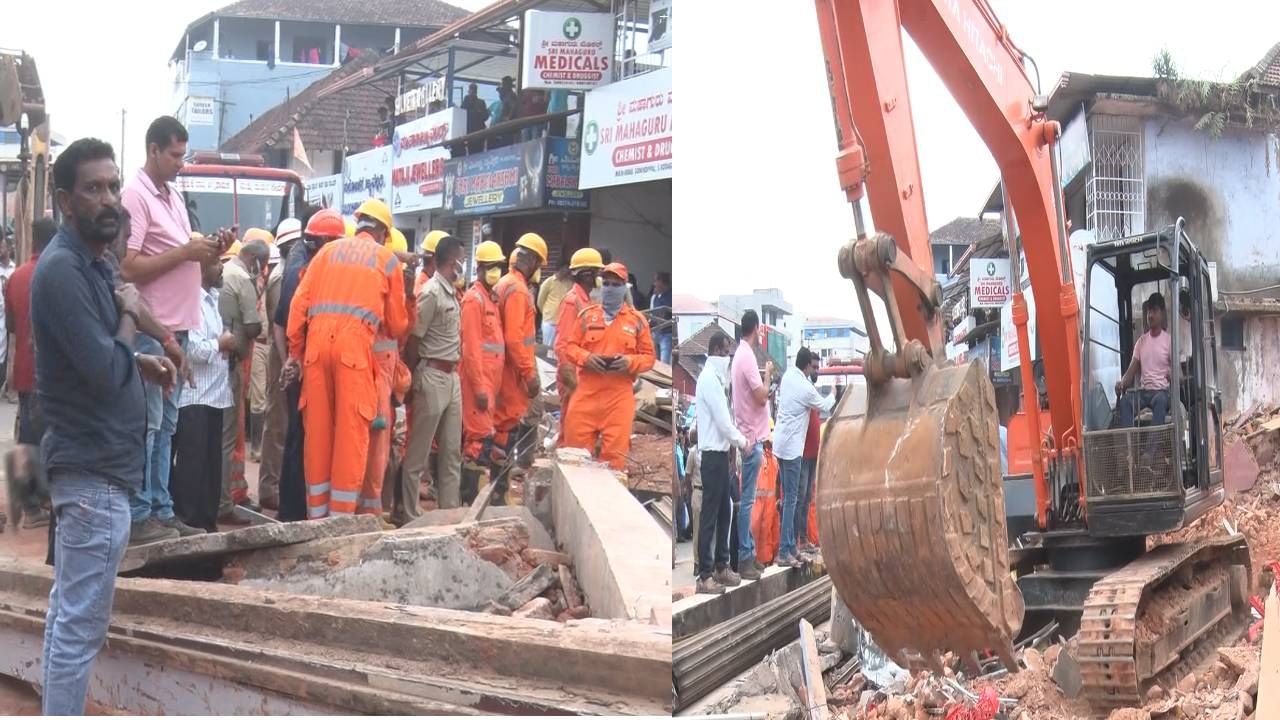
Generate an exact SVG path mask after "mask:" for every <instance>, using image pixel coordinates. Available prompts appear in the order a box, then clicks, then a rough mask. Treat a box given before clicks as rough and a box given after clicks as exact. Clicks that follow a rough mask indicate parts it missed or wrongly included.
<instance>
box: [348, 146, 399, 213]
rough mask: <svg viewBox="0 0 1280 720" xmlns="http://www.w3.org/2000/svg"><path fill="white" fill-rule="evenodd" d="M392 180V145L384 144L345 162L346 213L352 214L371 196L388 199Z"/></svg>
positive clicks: (350, 157) (382, 199)
mask: <svg viewBox="0 0 1280 720" xmlns="http://www.w3.org/2000/svg"><path fill="white" fill-rule="evenodd" d="M390 180H391V146H390V145H384V146H382V147H377V148H374V149H372V150H368V151H366V152H362V153H360V154H358V155H351V156H349V157H348V158H347V159H346V160H344V161H343V162H342V215H343V217H351V216H353V215H354V214H355V212H356V208H358V207H360V203H362V202H364V201H365V200H368V199H370V198H377V199H378V200H381V201H383V202H386V201H387V195H388V194H389V193H390V188H389V185H390V184H391V183H390Z"/></svg>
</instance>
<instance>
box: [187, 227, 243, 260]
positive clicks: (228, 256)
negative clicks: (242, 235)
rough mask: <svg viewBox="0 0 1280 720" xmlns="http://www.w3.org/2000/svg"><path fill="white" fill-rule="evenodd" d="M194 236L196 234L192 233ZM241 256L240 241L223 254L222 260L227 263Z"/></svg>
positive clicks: (232, 244)
mask: <svg viewBox="0 0 1280 720" xmlns="http://www.w3.org/2000/svg"><path fill="white" fill-rule="evenodd" d="M192 234H193V235H194V234H195V233H192ZM239 254H240V241H239V240H236V241H234V242H232V243H231V247H229V248H227V251H226V252H224V253H222V260H223V261H224V262H225V261H227V260H230V259H231V258H233V257H235V256H237V255H239Z"/></svg>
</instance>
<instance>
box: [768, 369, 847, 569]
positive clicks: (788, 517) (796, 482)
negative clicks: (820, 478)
mask: <svg viewBox="0 0 1280 720" xmlns="http://www.w3.org/2000/svg"><path fill="white" fill-rule="evenodd" d="M812 362H813V353H812V352H810V351H809V348H805V347H802V348H800V351H799V352H798V353H796V363H795V365H793V366H792V367H789V368H787V371H786V372H785V373H783V375H782V386H781V387H780V388H779V390H778V420H777V424H776V425H775V426H774V429H773V454H774V457H776V458H778V474H779V475H780V476H781V480H782V537H781V538H780V539H779V541H778V558H777V560H775V561H774V564H775V565H782V566H786V567H796V566H798V565H799V564H800V559H799V558H798V557H797V555H796V505H797V502H796V501H797V494H798V493H799V491H800V467H801V464H802V463H803V459H802V457H801V455H803V453H804V441H805V437H806V435H807V433H808V431H809V410H810V409H811V408H812V409H816V410H818V412H820V413H825V412H828V411H829V410H831V408H832V406H834V405H835V402H836V401H835V397H834V396H828V397H823V396H822V393H820V392H818V388H816V387H814V385H813V382H812V381H810V380H809V376H808V375H806V373H807V372H808V371H809V365H810V364H811V363H812ZM805 510H806V511H807V510H808V508H805Z"/></svg>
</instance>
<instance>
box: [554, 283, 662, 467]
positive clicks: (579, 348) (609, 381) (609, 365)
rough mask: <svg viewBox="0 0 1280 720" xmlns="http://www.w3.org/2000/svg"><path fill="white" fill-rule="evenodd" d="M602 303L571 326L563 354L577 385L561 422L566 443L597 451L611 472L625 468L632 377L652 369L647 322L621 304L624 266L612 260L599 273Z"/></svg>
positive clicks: (631, 413) (632, 405)
mask: <svg viewBox="0 0 1280 720" xmlns="http://www.w3.org/2000/svg"><path fill="white" fill-rule="evenodd" d="M600 278H601V280H602V285H601V287H600V304H599V305H591V306H588V307H587V309H585V310H583V311H582V312H581V313H579V314H578V322H577V323H576V324H574V325H572V326H570V328H569V336H568V337H567V338H566V339H565V343H564V355H563V357H567V358H569V360H570V361H571V362H572V363H573V364H574V365H577V366H578V368H579V371H578V388H577V389H576V390H574V392H573V400H572V402H571V404H570V405H569V412H568V413H567V417H566V418H565V423H564V440H563V441H562V442H561V445H563V446H564V447H577V448H584V449H586V450H588V451H590V452H592V453H594V452H595V446H596V440H597V438H599V441H600V453H599V455H598V457H599V459H600V460H603V461H605V462H607V463H609V467H611V468H613V469H614V470H623V469H625V468H626V466H627V452H628V451H629V450H630V449H631V425H632V423H633V422H634V421H635V415H636V398H635V395H634V394H633V392H632V389H631V386H632V383H634V382H635V378H636V376H637V375H639V374H640V373H642V372H645V371H646V370H648V369H650V368H652V367H653V364H654V362H655V361H656V358H655V357H654V355H653V339H652V337H651V336H650V334H649V321H647V320H645V318H644V315H642V314H640V312H639V311H637V310H636V309H635V308H632V307H630V306H627V305H626V304H625V298H626V295H627V292H628V289H627V268H626V267H625V266H624V265H623V264H622V263H618V262H615V263H610V264H608V265H605V266H604V269H603V270H601V271H600Z"/></svg>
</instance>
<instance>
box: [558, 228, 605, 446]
mask: <svg viewBox="0 0 1280 720" xmlns="http://www.w3.org/2000/svg"><path fill="white" fill-rule="evenodd" d="M603 267H604V259H603V258H602V257H601V256H600V251H599V250H596V249H595V248H582V249H581V250H578V251H577V252H575V253H574V254H573V257H572V258H570V260H569V272H570V273H571V274H572V276H573V288H572V289H570V290H569V293H568V294H567V295H565V297H564V300H562V301H561V302H560V314H559V315H558V316H557V318H556V332H555V335H556V345H555V351H556V357H557V358H558V359H559V363H560V364H559V366H558V367H557V368H556V379H557V382H556V390H557V392H559V394H560V436H561V437H564V419H565V417H567V415H568V412H569V400H570V398H572V397H573V391H574V390H575V389H576V388H577V387H578V368H577V366H575V365H574V364H573V362H571V361H570V360H569V359H568V358H566V357H564V356H563V355H561V354H560V353H561V352H562V351H563V350H564V343H565V338H567V337H568V336H569V329H570V328H571V327H572V326H573V324H574V323H576V322H578V315H580V314H581V313H582V311H583V310H586V309H587V306H588V305H590V304H591V291H592V290H595V288H596V281H597V280H599V279H600V270H601V268H603Z"/></svg>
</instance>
